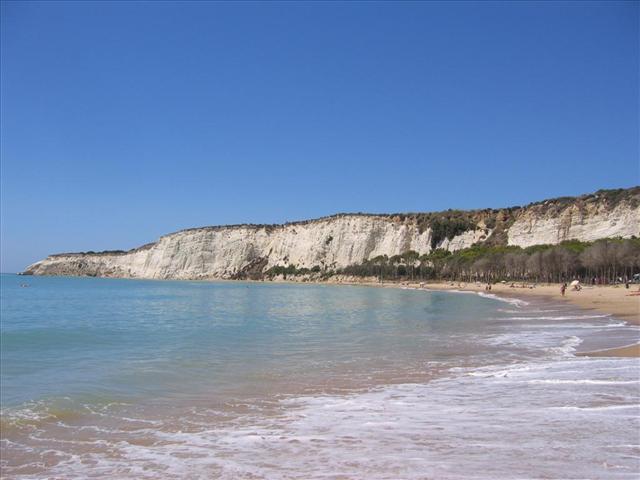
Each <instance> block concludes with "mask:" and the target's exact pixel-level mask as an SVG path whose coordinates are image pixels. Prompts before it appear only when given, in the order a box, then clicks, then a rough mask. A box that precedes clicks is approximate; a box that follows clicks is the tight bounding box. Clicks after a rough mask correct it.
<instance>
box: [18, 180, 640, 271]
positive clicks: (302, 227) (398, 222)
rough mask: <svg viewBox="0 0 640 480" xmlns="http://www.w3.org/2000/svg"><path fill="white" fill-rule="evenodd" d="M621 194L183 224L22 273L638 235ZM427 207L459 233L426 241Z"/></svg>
mask: <svg viewBox="0 0 640 480" xmlns="http://www.w3.org/2000/svg"><path fill="white" fill-rule="evenodd" d="M622 192H623V193H624V194H620V195H618V196H616V197H613V198H614V200H615V201H614V200H612V199H611V198H612V197H611V195H609V196H608V197H607V196H602V195H601V196H598V195H597V194H594V195H588V196H583V197H578V198H575V199H558V200H550V201H547V202H541V203H537V204H532V205H530V206H527V207H523V208H520V207H516V208H511V209H505V210H499V211H496V210H483V211H478V212H462V213H460V212H457V213H456V212H454V213H449V212H442V213H440V214H427V215H423V216H421V215H419V214H418V215H415V214H414V215H406V216H398V215H396V216H384V215H350V214H346V215H338V216H334V217H327V218H322V219H318V220H311V221H307V222H298V223H291V224H286V225H276V226H260V225H239V226H227V227H205V228H199V229H190V230H184V231H180V232H176V233H173V234H170V235H166V236H163V237H161V238H160V239H159V240H158V241H157V242H155V243H153V244H150V245H146V246H144V247H141V248H138V249H134V250H131V251H129V252H102V253H76V254H60V255H52V256H49V257H47V258H46V259H44V260H42V261H40V262H37V263H34V264H33V265H30V266H29V267H27V269H26V271H25V273H26V274H33V275H88V276H104V277H129V278H156V279H168V278H174V279H213V278H225V279H232V278H246V277H247V276H259V275H260V274H261V272H265V271H266V270H268V269H269V268H271V267H273V266H288V265H294V266H296V267H297V268H309V269H311V268H313V267H319V268H320V269H321V270H322V271H324V270H335V269H339V268H343V267H346V266H349V265H353V264H359V263H362V262H363V261H365V260H368V259H371V258H374V257H376V256H378V255H387V256H389V257H391V256H393V255H400V254H402V253H404V252H406V251H408V250H414V251H416V252H418V253H419V254H424V253H428V252H430V251H431V250H432V248H444V249H448V250H450V251H453V250H459V249H463V248H468V247H470V246H472V245H473V244H476V243H483V242H486V241H493V242H494V243H495V242H496V241H497V240H496V239H498V238H499V239H500V240H499V241H500V242H503V243H504V242H507V243H508V244H509V245H518V246H521V247H527V246H530V245H536V244H543V243H546V244H557V243H559V242H561V241H563V240H569V239H578V240H582V241H592V240H596V239H599V238H606V237H618V236H619V237H625V238H628V237H631V236H633V235H636V236H640V207H639V206H640V187H635V188H633V189H628V190H626V191H622ZM429 215H439V216H441V217H443V218H445V217H447V215H448V216H452V215H466V217H465V218H467V220H468V219H472V223H471V224H470V226H469V228H468V229H467V230H466V231H464V232H462V233H459V234H457V235H455V236H450V237H445V238H442V239H440V238H437V239H435V240H434V241H432V235H433V230H432V229H431V228H430V227H429V226H428V221H429V218H432V217H430V216H429ZM425 218H426V220H425ZM496 219H497V222H498V224H497V225H498V226H497V228H496ZM468 221H469V220H468ZM425 222H427V223H425ZM499 231H500V232H501V233H497V232H499ZM494 233H495V235H493V234H494ZM505 233H506V235H505ZM492 235H493V236H492Z"/></svg>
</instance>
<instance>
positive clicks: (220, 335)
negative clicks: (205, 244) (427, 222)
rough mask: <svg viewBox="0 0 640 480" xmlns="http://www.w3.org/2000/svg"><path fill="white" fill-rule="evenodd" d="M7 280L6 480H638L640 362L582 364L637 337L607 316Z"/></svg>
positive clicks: (540, 305)
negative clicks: (587, 353) (589, 354)
mask: <svg viewBox="0 0 640 480" xmlns="http://www.w3.org/2000/svg"><path fill="white" fill-rule="evenodd" d="M1 280H2V291H1V295H2V298H1V316H2V324H1V329H2V330H1V332H2V337H1V347H2V350H1V360H2V365H1V383H2V389H1V399H2V435H1V436H2V438H1V449H2V459H1V462H2V463H1V467H2V475H3V478H43V477H55V478H106V477H108V478H229V479H236V478H247V479H248V478H252V479H255V478H269V479H271V478H275V479H278V478H282V479H284V478H301V479H302V478H305V479H309V478H336V479H337V478H353V479H356V478H358V479H359V478H363V479H364V478H367V479H370V478H385V479H386V478H388V479H398V478H407V479H414V478H415V479H417V478H637V475H638V472H639V471H640V438H639V436H640V434H639V432H640V421H639V417H640V378H639V371H640V370H639V367H640V361H639V360H638V359H634V358H585V357H576V356H574V355H573V353H574V352H575V351H576V350H580V349H582V350H591V349H597V348H606V347H611V346H616V345H623V344H625V343H632V342H633V341H634V340H637V339H638V329H637V328H636V327H631V326H628V325H626V323H625V322H623V321H620V320H618V319H615V318H612V317H611V316H608V315H602V314H595V313H593V314H592V313H590V312H584V311H579V310H576V309H573V308H571V307H568V306H566V305H559V304H554V303H549V302H545V301H541V300H531V301H529V300H527V301H526V302H525V301H520V300H516V299H506V300H505V299H501V298H498V297H495V296H491V295H489V296H486V295H483V296H481V295H477V294H470V293H455V292H425V291H420V290H409V289H405V290H403V289H385V288H370V287H357V286H331V285H304V284H300V285H295V284H261V283H240V282H238V283H235V282H187V281H182V282H177V281H175V282H174V281H144V280H117V279H98V278H46V277H18V276H14V275H3V276H2V278H1ZM24 283H27V284H29V285H30V286H29V288H23V287H21V286H20V285H21V284H24Z"/></svg>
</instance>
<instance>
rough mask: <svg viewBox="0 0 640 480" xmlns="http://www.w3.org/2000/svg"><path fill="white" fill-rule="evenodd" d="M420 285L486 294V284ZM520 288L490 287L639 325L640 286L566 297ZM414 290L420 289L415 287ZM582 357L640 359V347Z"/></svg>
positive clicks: (587, 289)
mask: <svg viewBox="0 0 640 480" xmlns="http://www.w3.org/2000/svg"><path fill="white" fill-rule="evenodd" d="M421 285H422V287H424V288H428V289H431V290H465V291H474V292H484V291H485V285H484V284H475V283H457V282H440V283H423V284H421ZM521 285H522V284H520V283H516V284H515V287H511V286H510V284H503V283H499V284H494V285H492V286H491V293H493V294H496V295H501V296H509V297H520V298H527V297H531V296H535V297H545V298H550V299H553V300H554V301H561V302H568V303H571V304H573V305H575V306H577V307H579V308H581V309H583V310H593V311H596V312H601V313H608V314H611V315H613V316H615V317H617V318H620V319H622V320H625V321H626V322H628V323H629V324H632V325H640V288H639V287H638V285H630V287H629V288H628V289H627V288H625V287H624V285H609V286H584V287H583V288H582V289H581V290H579V291H575V290H572V289H571V288H567V291H566V292H565V295H564V296H562V294H561V293H560V285H559V284H551V285H536V286H535V287H534V288H529V287H525V288H522V286H521ZM415 286H419V285H417V284H415ZM579 355H585V356H598V357H607V356H608V357H640V344H637V345H625V346H621V347H619V348H612V349H607V350H599V351H597V352H586V353H581V354H579Z"/></svg>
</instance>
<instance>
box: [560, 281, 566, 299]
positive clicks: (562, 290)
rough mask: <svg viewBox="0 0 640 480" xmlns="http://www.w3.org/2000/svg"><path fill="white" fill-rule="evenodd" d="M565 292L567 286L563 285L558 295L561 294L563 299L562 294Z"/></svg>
mask: <svg viewBox="0 0 640 480" xmlns="http://www.w3.org/2000/svg"><path fill="white" fill-rule="evenodd" d="M566 291H567V284H566V283H563V284H562V286H561V287H560V293H561V294H562V296H563V297H564V292H566Z"/></svg>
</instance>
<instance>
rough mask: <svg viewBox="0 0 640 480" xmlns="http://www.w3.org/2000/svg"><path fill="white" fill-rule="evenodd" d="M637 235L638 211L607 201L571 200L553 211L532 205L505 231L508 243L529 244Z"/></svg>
mask: <svg viewBox="0 0 640 480" xmlns="http://www.w3.org/2000/svg"><path fill="white" fill-rule="evenodd" d="M634 235H635V236H638V235H640V211H639V210H638V208H635V209H634V208H631V207H630V205H628V204H626V203H625V204H619V205H617V206H616V207H614V208H613V209H609V208H607V206H606V205H597V204H589V205H580V204H575V203H574V204H572V205H570V206H568V207H567V208H565V209H563V210H562V211H560V213H555V212H541V211H539V209H537V208H531V209H527V210H526V211H524V212H523V213H522V214H521V215H519V217H518V219H517V220H516V221H515V222H514V223H513V225H512V226H511V228H509V232H508V239H509V240H508V242H509V245H517V246H519V247H529V246H531V245H539V244H551V245H554V244H557V243H560V242H563V241H565V240H574V239H575V240H581V241H583V242H590V241H593V240H598V239H600V238H613V237H623V238H629V237H632V236H634Z"/></svg>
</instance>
